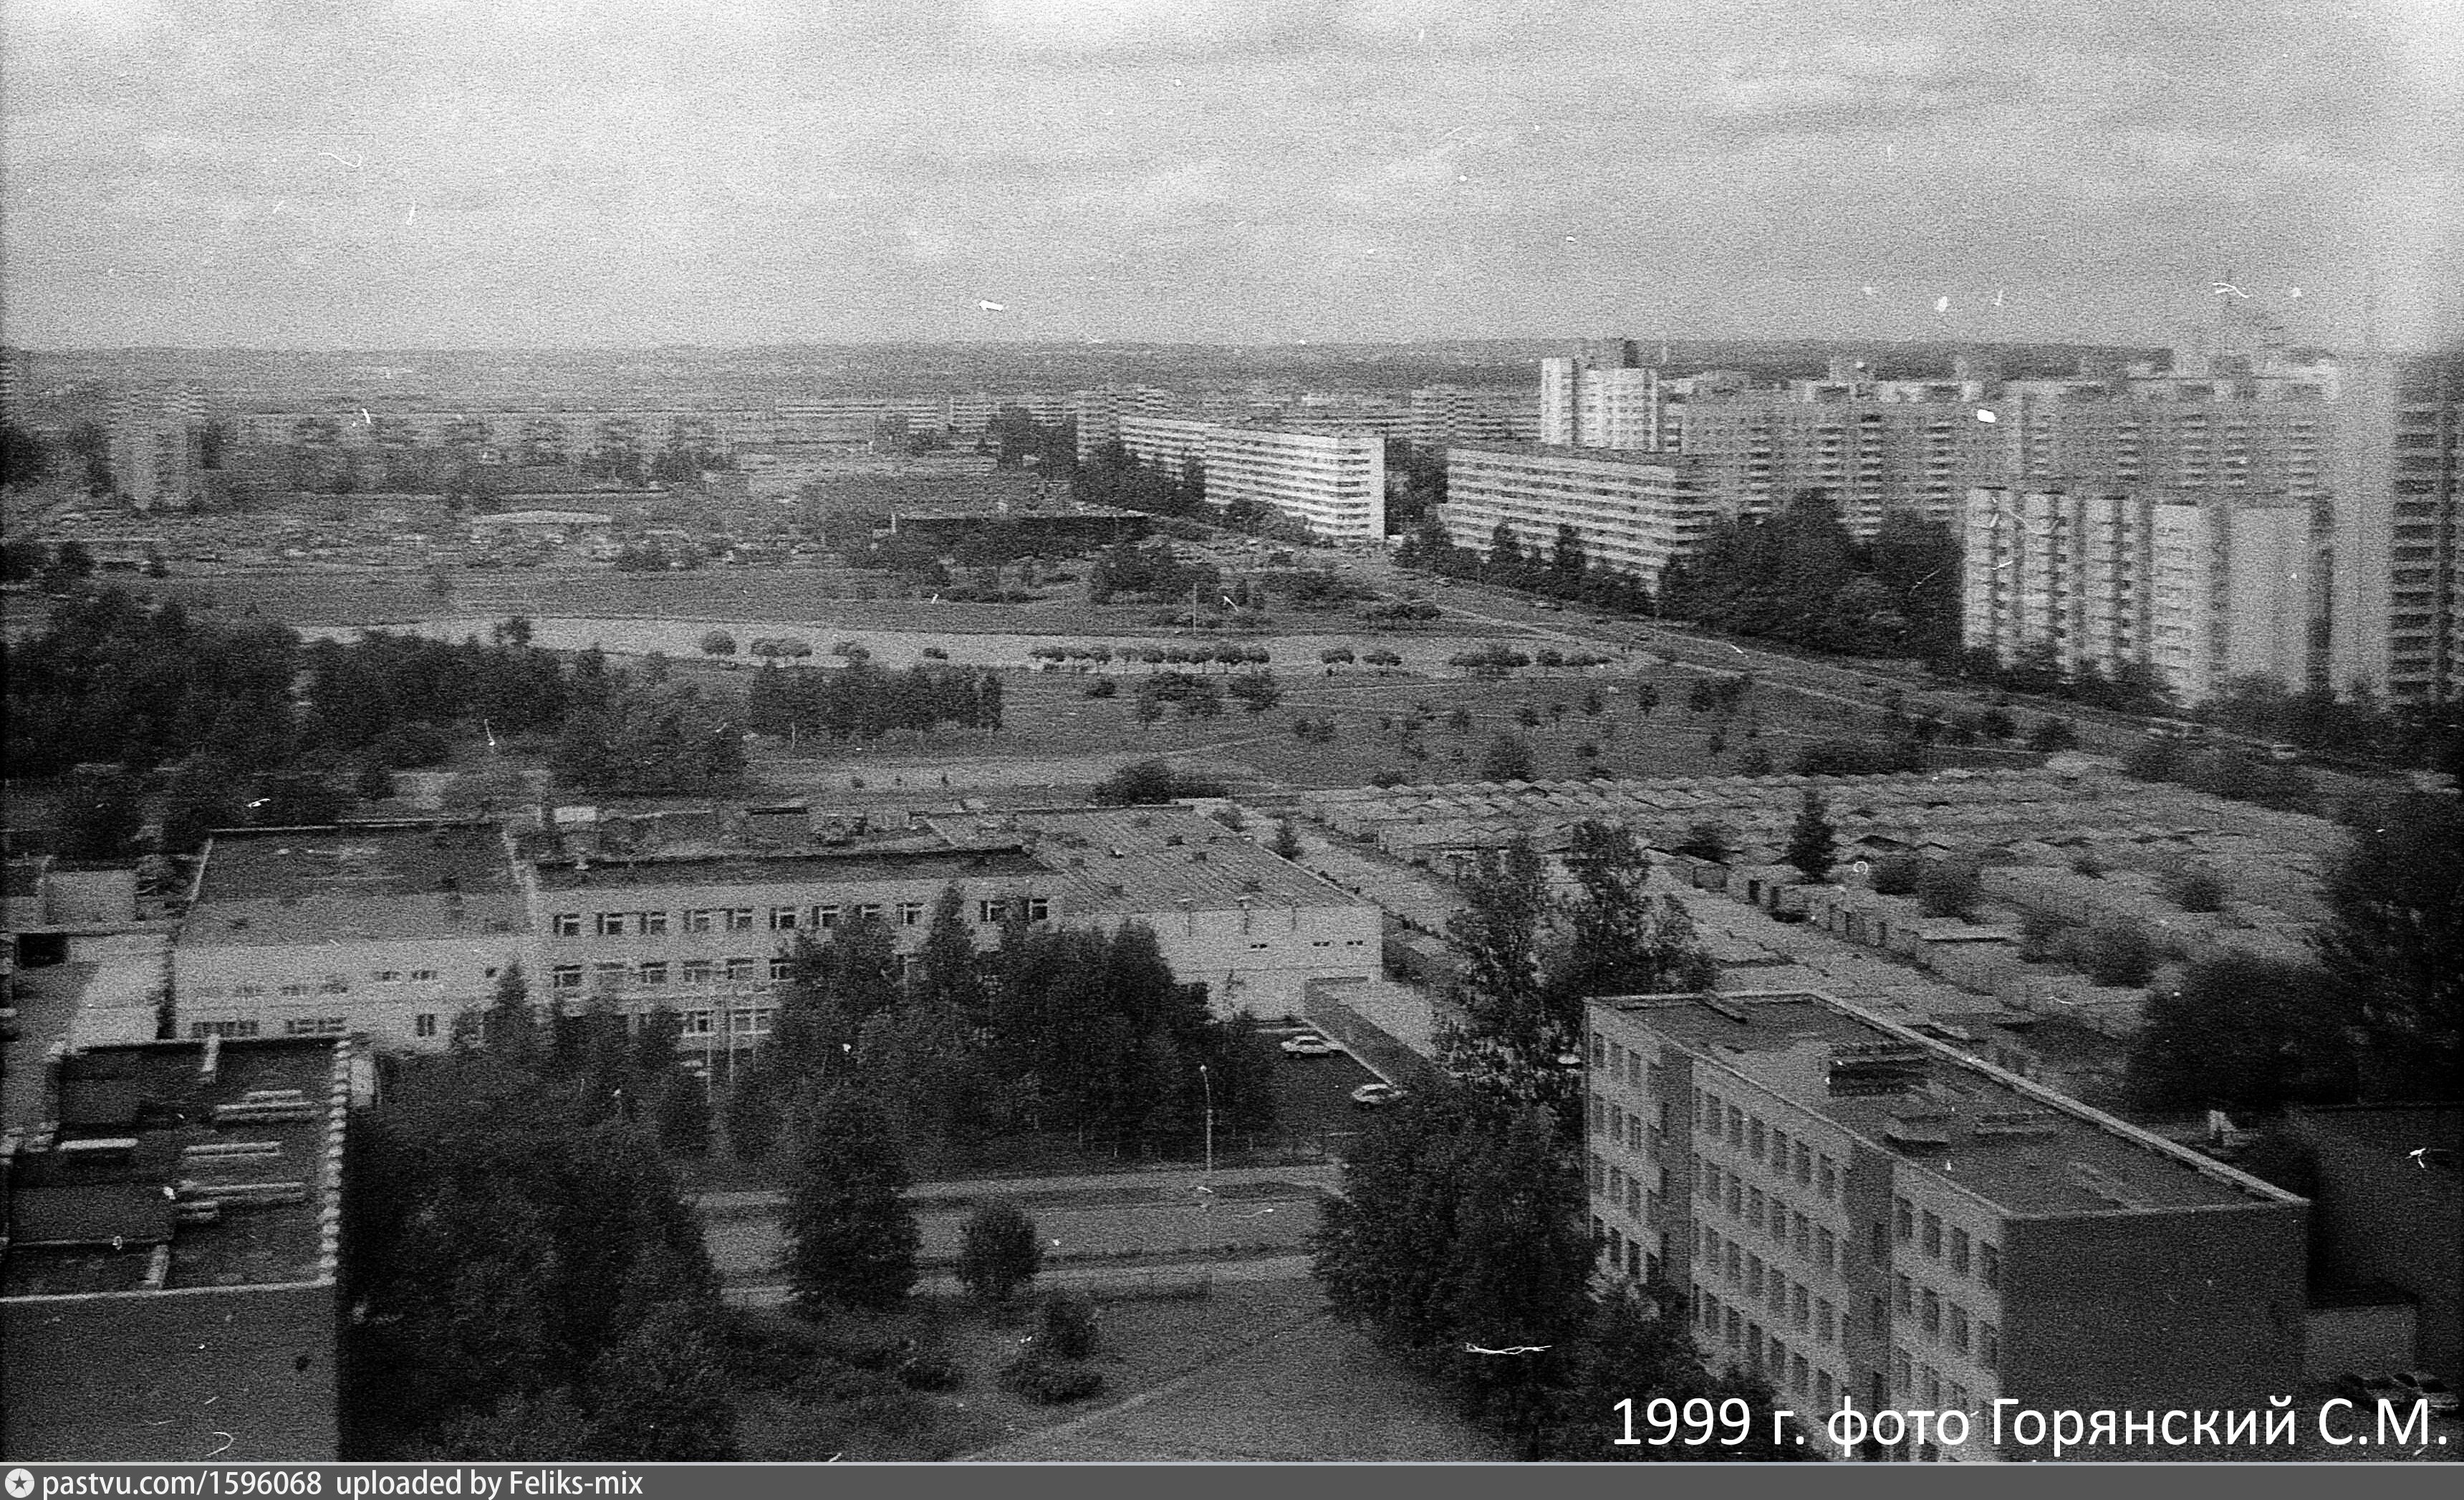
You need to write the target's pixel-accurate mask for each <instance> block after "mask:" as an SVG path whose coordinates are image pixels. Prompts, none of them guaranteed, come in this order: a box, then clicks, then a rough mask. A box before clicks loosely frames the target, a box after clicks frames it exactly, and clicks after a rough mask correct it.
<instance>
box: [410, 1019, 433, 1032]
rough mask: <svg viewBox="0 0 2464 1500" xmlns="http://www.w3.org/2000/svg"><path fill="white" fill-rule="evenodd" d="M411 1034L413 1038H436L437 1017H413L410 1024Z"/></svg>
mask: <svg viewBox="0 0 2464 1500" xmlns="http://www.w3.org/2000/svg"><path fill="white" fill-rule="evenodd" d="M410 1034H411V1035H413V1036H434V1035H435V1034H436V1017H435V1016H434V1015H432V1014H421V1015H417V1016H413V1017H412V1018H411V1022H410Z"/></svg>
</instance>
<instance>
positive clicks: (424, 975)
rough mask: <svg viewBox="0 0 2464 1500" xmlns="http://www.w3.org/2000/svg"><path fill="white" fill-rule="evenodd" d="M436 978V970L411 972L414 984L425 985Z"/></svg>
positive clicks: (411, 979) (414, 970)
mask: <svg viewBox="0 0 2464 1500" xmlns="http://www.w3.org/2000/svg"><path fill="white" fill-rule="evenodd" d="M435 978H436V971H435V970H434V969H413V970H411V971H410V982H412V983H414V984H425V983H427V982H429V981H430V980H433V979H435Z"/></svg>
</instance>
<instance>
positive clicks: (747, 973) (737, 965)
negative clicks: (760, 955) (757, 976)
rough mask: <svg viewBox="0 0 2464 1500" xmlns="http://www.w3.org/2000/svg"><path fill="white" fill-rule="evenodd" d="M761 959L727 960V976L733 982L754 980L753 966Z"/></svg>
mask: <svg viewBox="0 0 2464 1500" xmlns="http://www.w3.org/2000/svg"><path fill="white" fill-rule="evenodd" d="M757 962H759V960H756V959H730V960H727V978H728V982H730V983H733V984H742V983H745V982H749V981H751V980H752V978H753V973H754V968H753V966H754V964H756V963H757Z"/></svg>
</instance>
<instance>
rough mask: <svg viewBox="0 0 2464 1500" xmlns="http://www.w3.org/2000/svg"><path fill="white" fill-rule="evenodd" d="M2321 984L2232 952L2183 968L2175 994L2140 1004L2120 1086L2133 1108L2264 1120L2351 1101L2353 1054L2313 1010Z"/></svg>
mask: <svg viewBox="0 0 2464 1500" xmlns="http://www.w3.org/2000/svg"><path fill="white" fill-rule="evenodd" d="M2322 978H2323V976H2321V974H2320V973H2319V971H2318V970H2317V969H2316V968H2313V967H2312V966H2310V965H2308V964H2300V963H2283V962H2278V961H2275V960H2266V959H2258V958H2254V957H2251V956H2249V955H2246V954H2239V953H2232V952H2227V953H2224V954H2221V955H2219V956H2217V957H2215V958H2212V959H2208V960H2202V961H2200V962H2198V963H2194V964H2192V965H2191V966H2190V968H2189V972H2187V973H2186V974H2184V975H2183V977H2182V984H2181V987H2180V988H2179V989H2175V990H2171V991H2165V992H2159V993H2156V994H2152V995H2150V996H2149V997H2148V998H2147V1012H2146V1022H2145V1026H2142V1027H2141V1029H2140V1031H2139V1032H2138V1034H2137V1035H2136V1036H2135V1037H2133V1038H2132V1041H2131V1049H2130V1062H2129V1069H2128V1071H2127V1073H2126V1075H2125V1082H2124V1086H2123V1087H2124V1089H2125V1091H2126V1092H2127V1093H2128V1095H2129V1097H2130V1102H2131V1104H2132V1105H2133V1107H2135V1108H2137V1109H2140V1110H2144V1111H2146V1112H2148V1113H2150V1114H2157V1115H2174V1116H2178V1115H2183V1114H2195V1113H2196V1112H2198V1111H2201V1110H2211V1109H2213V1110H2224V1111H2227V1112H2229V1113H2231V1114H2234V1115H2251V1114H2259V1115H2272V1114H2277V1113H2279V1112H2280V1111H2282V1110H2283V1108H2284V1107H2285V1106H2286V1105H2288V1104H2338V1103H2343V1102H2346V1101H2348V1100H2350V1099H2351V1098H2352V1096H2353V1092H2354V1087H2355V1077H2354V1071H2353V1069H2354V1058H2353V1053H2352V1048H2351V1047H2350V1046H2349V1044H2348V1043H2347V1042H2346V1040H2345V1035H2344V1031H2343V1027H2342V1026H2340V1025H2338V1024H2337V1019H2336V1017H2335V1015H2334V1014H2333V1013H2332V1012H2329V1011H2323V1010H2322V1009H2321V1007H2320V1005H2319V1004H2318V996H2319V992H2320V990H2321V980H2322Z"/></svg>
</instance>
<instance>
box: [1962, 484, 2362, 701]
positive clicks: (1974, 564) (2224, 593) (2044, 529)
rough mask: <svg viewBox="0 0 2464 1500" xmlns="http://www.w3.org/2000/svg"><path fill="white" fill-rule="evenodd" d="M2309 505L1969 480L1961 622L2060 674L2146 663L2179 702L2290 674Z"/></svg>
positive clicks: (2297, 650)
mask: <svg viewBox="0 0 2464 1500" xmlns="http://www.w3.org/2000/svg"><path fill="white" fill-rule="evenodd" d="M2310 518H2311V517H2310V511H2309V509H2308V508H2307V507H2306V506H2302V505H2299V504H2296V503H2294V502H2292V501H2290V500H2288V499H2286V498H2285V497H2283V496H2258V495H2251V494H2242V495H2239V496H2234V497H2232V498H2227V497H2225V496H2216V495H2210V496H2189V495H2171V496H2165V497H2163V498H2161V499H2160V498H2157V497H2155V496H2151V495H2150V494H2148V493H2147V492H2145V491H2122V492H2102V493H2098V492H2085V493H2074V492H2071V491H2066V490H2058V489H2051V490H2048V489H2036V490H2028V491H2024V492H2018V493H2013V491H2010V490H2006V489H2001V488H1998V487H1991V486H1979V487H1977V488H1975V489H1973V490H1970V491H1969V498H1968V507H1967V514H1966V517H1965V518H1964V542H1965V545H1964V547H1963V560H1964V561H1963V566H1964V568H1965V574H1964V578H1963V582H1962V590H1961V596H1962V609H1963V627H1962V628H1963V632H1964V639H1965V640H1966V642H1967V644H1968V645H1969V646H1971V647H1982V648H1986V649H1989V650H1991V651H1993V652H1994V654H1996V655H1997V656H2000V657H2001V658H2002V659H2004V660H2005V661H2010V660H2014V659H2016V658H2017V657H2019V656H2020V655H2022V654H2024V653H2027V652H2029V651H2032V650H2038V649H2048V648H2049V649H2050V650H2051V651H2052V652H2053V660H2054V665H2055V666H2057V668H2059V669H2060V670H2061V671H2063V672H2064V673H2079V672H2081V671H2084V670H2088V669H2091V668H2092V669H2094V670H2095V671H2096V672H2098V673H2102V674H2103V675H2105V676H2108V677H2110V676H2113V675H2114V674H2116V673H2119V672H2120V671H2121V670H2122V669H2123V668H2124V667H2131V666H2137V667H2148V668H2153V669H2155V670H2156V671H2157V672H2158V673H2160V674H2161V677H2162V680H2163V681H2164V682H2165V683H2166V684H2167V686H2168V687H2169V688H2170V689H2171V690H2172V691H2173V693H2174V694H2175V695H2177V696H2179V697H2180V698H2181V699H2182V700H2183V701H2184V702H2186V703H2195V702H2197V701H2199V700H2200V699H2203V698H2206V697H2209V696H2211V695H2213V694H2214V693H2215V692H2216V691H2217V690H2218V688H2219V687H2221V686H2222V685H2223V684H2224V683H2226V682H2227V681H2229V680H2231V679H2233V678H2236V677H2248V676H2269V677H2275V678H2277V679H2278V680H2281V681H2288V682H2290V681H2299V680H2300V679H2301V677H2302V675H2303V673H2304V670H2305V668H2304V664H2305V661H2306V659H2307V656H2308V652H2309V651H2310V633H2311V631H2310V618H2311V615H2310V602H2311V600H2312V598H2313V597H2314V591H2313V588H2312V578H2311V573H2312V567H2313V562H2312V547H2311V543H2310Z"/></svg>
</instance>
